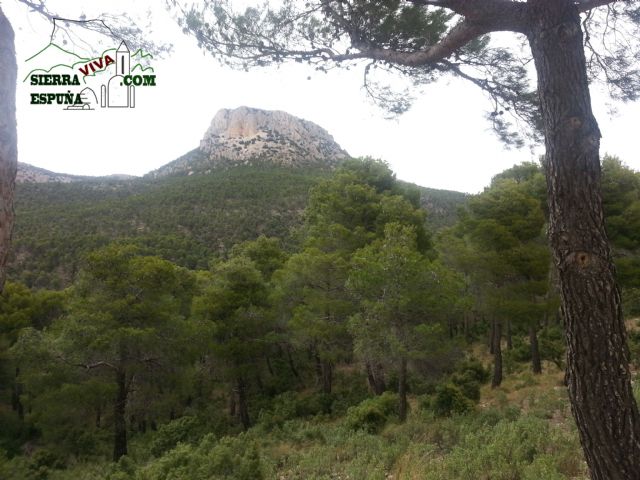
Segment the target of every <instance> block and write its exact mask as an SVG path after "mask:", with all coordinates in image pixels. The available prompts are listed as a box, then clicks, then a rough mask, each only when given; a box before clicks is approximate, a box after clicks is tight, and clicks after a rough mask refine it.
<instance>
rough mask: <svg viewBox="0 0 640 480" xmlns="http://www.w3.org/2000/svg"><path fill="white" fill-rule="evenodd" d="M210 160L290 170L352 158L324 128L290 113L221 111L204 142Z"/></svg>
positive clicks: (202, 148)
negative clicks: (272, 165)
mask: <svg viewBox="0 0 640 480" xmlns="http://www.w3.org/2000/svg"><path fill="white" fill-rule="evenodd" d="M200 150H202V151H203V152H204V153H205V154H206V155H207V156H208V157H209V159H210V160H213V161H214V162H215V161H216V160H218V161H231V162H235V163H248V162H249V161H252V160H260V159H264V160H268V161H270V162H273V163H278V164H281V165H290V166H302V165H309V164H315V163H322V164H325V165H334V164H337V163H338V162H340V161H341V160H343V159H345V158H347V157H348V154H347V152H345V151H344V150H343V149H342V148H341V147H340V145H338V144H337V143H336V142H335V140H334V139H333V137H332V136H331V135H329V133H328V132H327V131H326V130H325V129H324V128H322V127H319V126H318V125H316V124H315V123H313V122H309V121H307V120H303V119H301V118H297V117H294V116H293V115H290V114H288V113H286V112H281V111H268V110H259V109H257V108H249V107H240V108H236V109H233V110H230V109H223V110H220V111H219V112H218V113H217V114H216V115H215V117H213V120H212V121H211V125H210V126H209V128H208V129H207V131H206V132H205V134H204V137H203V139H202V141H201V142H200Z"/></svg>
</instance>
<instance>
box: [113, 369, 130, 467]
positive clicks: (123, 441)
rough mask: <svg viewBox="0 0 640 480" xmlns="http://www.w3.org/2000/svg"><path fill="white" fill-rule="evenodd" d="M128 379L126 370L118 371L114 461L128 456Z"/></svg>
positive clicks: (114, 419)
mask: <svg viewBox="0 0 640 480" xmlns="http://www.w3.org/2000/svg"><path fill="white" fill-rule="evenodd" d="M126 380H127V377H126V372H125V371H124V370H121V369H118V370H116V385H117V390H116V399H115V403H114V406H113V407H114V408H113V425H114V439H113V461H114V462H117V461H118V460H120V457H122V456H124V455H126V454H127V421H126V418H125V411H126V408H127V393H128V392H127V381H126Z"/></svg>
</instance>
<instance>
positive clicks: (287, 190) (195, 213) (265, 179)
mask: <svg viewBox="0 0 640 480" xmlns="http://www.w3.org/2000/svg"><path fill="white" fill-rule="evenodd" d="M189 158H191V157H190V156H189ZM177 162H178V161H177ZM170 165H171V164H170ZM170 165H169V166H170ZM169 166H167V168H169ZM196 166H197V165H196ZM196 170H197V169H196ZM328 175H330V170H329V169H322V168H317V167H316V168H290V167H282V166H281V167H278V166H274V165H269V164H268V163H267V164H265V163H264V162H262V163H261V164H258V165H251V166H235V167H232V168H218V169H215V170H213V171H210V172H209V173H208V174H206V173H204V171H203V172H200V173H199V174H194V175H191V176H188V175H187V174H186V173H184V172H183V170H178V171H176V172H175V174H174V175H166V176H162V177H159V178H154V177H153V176H148V177H145V178H143V179H136V180H120V181H118V180H110V181H105V180H101V181H95V180H93V181H92V180H84V181H77V182H72V183H21V184H18V185H17V191H16V218H17V220H16V227H15V232H14V235H13V253H12V257H11V259H10V272H11V277H12V278H14V279H15V280H19V281H21V282H23V283H25V284H27V285H29V286H33V287H47V288H62V287H65V286H67V285H69V284H70V283H71V281H72V280H73V278H74V277H75V274H76V273H77V271H78V269H79V265H80V262H81V259H82V258H83V255H84V254H86V253H88V252H90V251H92V250H94V249H96V248H99V247H101V246H104V245H106V244H108V243H110V242H112V241H116V240H117V241H127V242H133V243H135V244H136V245H139V246H141V247H142V248H143V250H144V251H146V252H149V253H152V254H154V255H159V256H161V257H162V258H165V259H167V260H170V261H172V262H174V263H176V264H178V265H181V266H184V267H187V268H191V269H193V268H207V266H208V263H209V260H210V259H211V258H212V257H215V256H218V255H221V254H223V253H224V252H226V251H228V250H229V248H230V247H231V246H232V245H234V244H236V243H238V242H241V241H245V240H252V239H255V238H257V237H258V236H259V235H267V236H276V237H278V238H281V239H282V240H283V242H284V244H285V247H286V248H291V247H292V245H293V244H294V243H295V241H296V240H295V232H294V227H296V226H300V225H301V223H302V212H303V211H304V208H305V206H306V204H307V199H308V194H309V189H310V188H311V187H312V186H314V185H316V184H317V183H318V182H319V181H320V180H321V179H323V178H326V177H327V176H328ZM420 194H421V196H422V200H423V202H424V204H425V205H426V206H427V208H428V211H429V212H432V213H431V214H430V215H429V216H428V217H427V218H428V222H430V223H431V224H432V225H434V226H435V227H441V226H445V225H451V224H453V222H454V221H455V218H456V211H457V207H458V206H459V205H462V204H463V203H464V202H465V200H466V196H465V195H464V194H461V193H459V192H448V191H443V190H435V189H428V188H420Z"/></svg>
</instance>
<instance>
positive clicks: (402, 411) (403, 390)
mask: <svg viewBox="0 0 640 480" xmlns="http://www.w3.org/2000/svg"><path fill="white" fill-rule="evenodd" d="M398 397H400V408H398V417H399V418H400V421H401V422H404V421H405V420H406V419H407V359H406V358H404V357H403V358H402V359H401V360H400V372H399V375H398Z"/></svg>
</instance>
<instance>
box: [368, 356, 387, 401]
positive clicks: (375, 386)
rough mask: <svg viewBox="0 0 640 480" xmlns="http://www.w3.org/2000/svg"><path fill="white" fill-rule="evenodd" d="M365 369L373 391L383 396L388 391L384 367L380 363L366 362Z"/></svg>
mask: <svg viewBox="0 0 640 480" xmlns="http://www.w3.org/2000/svg"><path fill="white" fill-rule="evenodd" d="M365 369H366V371H367V380H368V382H369V387H370V388H371V391H372V392H373V393H374V394H375V395H382V394H383V393H384V391H385V390H386V385H385V381H384V373H383V371H382V365H380V364H379V363H376V364H372V363H371V362H365Z"/></svg>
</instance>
